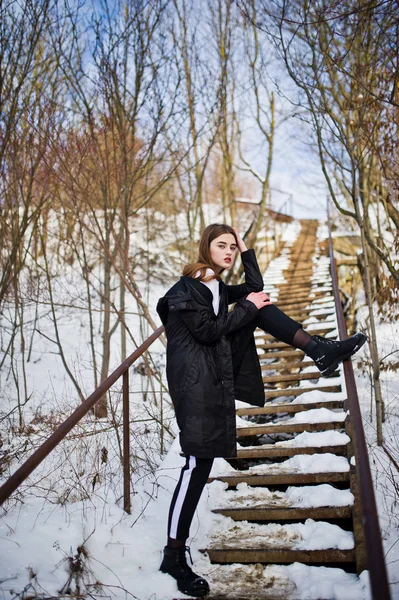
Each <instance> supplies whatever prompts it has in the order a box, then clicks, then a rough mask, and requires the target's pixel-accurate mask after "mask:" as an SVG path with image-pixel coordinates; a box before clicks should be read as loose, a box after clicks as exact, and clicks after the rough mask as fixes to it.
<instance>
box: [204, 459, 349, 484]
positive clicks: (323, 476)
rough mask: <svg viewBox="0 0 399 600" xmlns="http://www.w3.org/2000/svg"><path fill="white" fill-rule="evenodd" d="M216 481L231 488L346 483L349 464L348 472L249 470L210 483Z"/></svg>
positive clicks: (224, 476) (211, 479) (221, 476)
mask: <svg viewBox="0 0 399 600" xmlns="http://www.w3.org/2000/svg"><path fill="white" fill-rule="evenodd" d="M304 456H307V455H304ZM328 456H335V458H342V459H343V460H345V457H343V456H336V455H332V454H328ZM293 458H296V457H293ZM301 458H303V457H301ZM289 460H291V459H289ZM286 462H288V461H286ZM215 479H217V480H218V481H223V482H224V483H227V484H228V486H229V487H235V486H236V485H238V484H240V483H247V484H248V485H250V486H260V487H262V486H275V485H305V484H309V485H311V484H316V483H345V482H348V481H349V463H348V470H347V471H336V472H334V471H331V472H321V473H301V472H299V473H295V472H291V473H290V472H287V471H280V472H278V473H275V474H273V473H269V474H267V473H265V474H256V473H253V472H251V471H250V469H248V470H247V471H236V473H235V474H234V475H220V476H219V477H217V478H212V477H211V478H210V479H209V481H210V482H212V481H215Z"/></svg>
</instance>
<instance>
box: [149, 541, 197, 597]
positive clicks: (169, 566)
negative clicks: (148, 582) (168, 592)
mask: <svg viewBox="0 0 399 600" xmlns="http://www.w3.org/2000/svg"><path fill="white" fill-rule="evenodd" d="M186 552H188V553H189V554H190V549H189V548H188V547H187V546H183V547H182V548H168V546H165V548H164V551H163V561H162V563H161V566H160V567H159V570H160V571H162V573H168V574H169V575H171V576H172V577H174V578H175V579H176V581H177V587H178V589H179V590H180V591H181V592H183V594H187V595H188V596H196V597H201V596H205V595H206V594H207V593H208V592H209V585H208V582H207V581H205V579H203V578H202V577H200V576H199V575H197V574H196V573H193V571H192V569H191V568H190V567H189V566H188V564H187V561H186ZM190 558H191V554H190ZM191 562H192V561H191Z"/></svg>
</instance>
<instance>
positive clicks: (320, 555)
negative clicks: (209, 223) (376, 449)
mask: <svg viewBox="0 0 399 600" xmlns="http://www.w3.org/2000/svg"><path fill="white" fill-rule="evenodd" d="M301 224H302V229H301V232H300V234H299V236H298V238H297V240H296V242H295V244H294V245H293V247H292V251H291V255H290V262H289V265H288V266H287V268H286V269H285V270H284V271H283V273H282V274H279V275H278V276H276V277H273V274H271V275H270V277H267V279H266V280H265V291H268V285H269V286H270V285H271V284H272V285H273V292H272V298H273V297H275V296H276V295H277V298H278V301H277V305H278V306H279V308H281V309H282V310H284V312H286V313H287V314H288V315H289V316H291V317H292V318H294V319H295V320H298V321H300V322H302V323H304V322H305V325H304V328H305V329H307V330H308V331H309V332H310V333H313V334H316V333H317V334H320V335H327V337H329V336H330V337H332V336H334V337H335V334H336V328H337V323H338V326H339V329H340V331H339V333H340V337H341V338H345V337H346V329H345V322H344V319H343V315H342V308H341V304H340V299H339V291H338V281H337V277H336V271H335V270H334V267H335V265H334V262H333V260H332V265H331V266H332V267H333V268H332V272H331V274H330V261H329V260H328V257H327V256H325V255H324V256H323V255H320V254H318V253H317V249H316V246H317V237H316V230H317V225H318V223H317V221H313V220H308V221H302V222H301ZM330 252H331V257H332V244H331V245H330ZM310 317H311V318H310ZM307 320H308V322H309V323H310V322H311V324H308V325H306V321H307ZM257 343H258V353H259V357H260V359H261V366H262V372H263V374H264V377H263V381H264V385H265V398H266V404H265V406H264V408H239V409H238V410H237V415H238V416H239V417H241V420H240V422H239V426H238V428H237V441H238V443H239V444H240V449H239V450H238V456H237V459H234V460H230V461H229V462H230V464H231V465H232V466H233V467H234V470H233V469H232V472H231V473H230V474H229V473H227V474H226V473H224V474H223V475H221V476H219V477H215V478H213V479H211V480H210V481H214V480H219V481H223V482H225V483H227V484H228V489H227V490H226V491H225V492H224V493H221V495H220V499H219V502H218V508H216V509H214V511H213V512H215V513H218V514H220V515H224V516H226V517H230V518H231V519H233V520H234V525H233V526H232V527H231V528H230V529H227V530H226V529H224V530H223V531H222V533H219V534H218V533H215V535H214V536H213V537H211V543H210V544H209V546H208V547H207V548H206V549H204V551H205V550H206V552H207V553H208V555H209V558H210V560H211V562H212V563H215V564H232V563H234V565H235V568H237V567H238V566H239V565H249V564H252V565H254V564H260V565H271V564H273V565H278V564H280V565H281V564H285V565H287V564H293V563H304V564H306V565H315V566H328V567H340V568H341V569H344V570H346V571H350V572H357V573H358V574H360V573H361V572H362V571H364V570H365V569H369V571H370V576H371V587H372V595H373V598H374V599H375V600H377V599H378V600H382V599H384V600H385V599H388V598H389V597H390V596H389V588H388V583H387V576H386V570H385V564H384V559H383V553H382V543H381V536H380V531H379V528H378V518H377V511H376V505H375V500H374V492H373V488H372V480H371V475H370V468H369V464H368V458H367V448H366V444H365V440H364V434H363V428H362V423H361V415H360V410H359V403H358V398H357V393H356V386H355V382H354V377H353V370H352V365H351V363H350V361H346V362H345V364H344V366H343V369H344V377H343V378H339V377H334V376H333V377H332V378H331V379H324V380H323V379H321V378H320V373H319V371H318V370H317V368H316V367H315V366H314V363H313V361H311V360H310V359H308V360H304V353H303V351H301V350H297V349H295V348H293V347H290V346H288V345H286V344H283V343H281V342H278V341H276V340H274V338H272V336H270V335H267V334H265V333H264V332H263V331H262V332H259V333H258V334H257ZM341 368H342V367H341ZM334 375H337V376H339V373H338V372H337V373H336V374H334ZM315 390H318V392H323V394H322V395H320V393H319V394H317V398H316V399H315V400H313V401H312V396H313V395H315V394H314V393H313V392H314V391H315ZM307 392H311V393H310V394H307V395H306V397H305V396H304V399H306V401H302V402H301V397H302V395H303V394H306V393H307ZM323 395H324V398H322V397H321V396H323ZM320 409H322V410H320ZM315 411H319V413H315ZM317 414H319V415H320V417H319V418H317V416H316V418H315V415H317ZM244 420H246V422H244ZM305 432H307V433H308V434H309V435H307V437H306V438H305V440H306V441H305V442H302V441H300V440H301V438H300V437H299V438H298V435H300V434H305ZM322 432H325V433H324V435H323V433H322ZM327 432H328V433H327ZM331 433H333V434H334V435H333V436H331ZM314 434H316V436H317V438H316V437H315V435H314ZM312 436H313V437H314V439H315V441H314V443H313V444H312ZM303 437H304V436H302V438H303ZM323 438H324V439H323ZM316 439H317V441H316ZM301 455H310V456H312V457H313V459H314V460H313V468H311V469H309V468H305V469H303V470H302V471H301V468H298V466H296V467H295V468H292V467H290V466H288V465H289V464H290V462H291V463H292V461H289V460H285V459H290V458H292V457H294V456H301ZM320 455H324V457H323V456H321V461H320ZM327 455H328V459H327V460H326V456H327ZM323 458H324V460H323ZM337 459H338V461H339V462H338V461H337ZM317 462H319V463H320V462H321V465H322V466H321V467H320V468H318V467H317ZM285 463H287V466H286V464H285ZM328 463H329V464H330V466H329V464H328ZM337 464H338V465H339V468H337V466H336V465H337ZM242 483H245V484H247V486H250V489H248V488H247V489H245V490H244V492H242V491H241V490H240V489H239V490H236V491H234V488H235V487H236V486H237V485H239V484H242ZM321 484H330V485H333V486H334V487H335V488H338V489H339V490H342V492H343V496H342V498H343V499H347V500H346V501H345V500H344V501H343V502H338V504H339V505H336V504H337V503H336V501H334V500H333V501H332V502H329V500H328V499H326V500H325V501H324V502H322V503H320V502H319V501H318V502H315V503H314V505H313V506H312V505H311V506H301V503H300V502H297V503H296V502H295V501H293V500H289V499H287V497H284V494H283V493H278V492H281V491H282V490H283V491H284V490H286V489H287V487H288V486H291V488H292V487H296V488H299V491H300V489H302V490H305V488H306V487H307V486H320V485H321ZM265 488H266V489H267V490H268V492H269V493H266V494H265V493H264V490H265ZM325 489H326V488H324V490H325ZM349 490H350V492H351V493H352V496H351V494H348V493H346V494H345V491H346V492H348V491H349ZM248 491H249V494H248ZM270 492H277V493H270ZM312 493H314V494H315V496H316V495H317V487H315V488H312ZM297 496H298V494H297ZM297 496H296V497H297ZM348 499H349V501H348ZM351 499H354V501H351ZM310 504H312V503H310ZM320 504H321V505H320ZM307 519H312V520H314V521H317V522H320V523H329V524H334V525H339V526H340V527H341V529H342V530H343V531H344V532H346V534H347V533H348V532H351V533H352V534H353V546H352V547H350V548H344V549H342V548H341V549H340V548H336V547H331V548H329V547H327V548H326V547H325V545H323V544H322V548H323V549H310V548H306V546H305V547H303V543H302V544H296V543H295V542H294V543H293V541H292V539H290V538H289V534H288V533H285V532H284V528H281V527H274V528H273V527H269V525H270V524H279V525H284V524H292V523H303V522H305V521H306V520H307ZM243 522H245V523H243ZM248 523H249V524H251V523H253V524H254V527H248ZM255 524H256V525H255ZM266 524H267V525H268V526H266ZM226 573H227V580H228V578H229V577H231V584H230V585H231V588H230V589H231V593H230V594H229V592H228V589H229V584H228V581H227V582H226V581H225V582H224V585H222V588H221V589H222V593H220V594H219V595H213V596H212V595H211V596H210V597H209V600H211V599H212V600H225V599H226V600H227V599H228V598H230V599H232V598H234V599H237V598H239V599H240V600H247V599H251V598H257V599H258V600H260V599H261V598H262V599H263V598H265V599H266V598H275V599H277V598H285V599H288V598H296V596H295V589H292V584H291V586H290V585H289V584H288V587H287V584H285V585H283V584H282V583H281V581H276V582H273V581H272V582H271V583H270V582H269V585H267V584H266V581H267V580H265V579H264V580H263V581H264V582H265V583H263V584H262V585H261V587H260V588H259V587H258V588H257V589H256V590H255V589H254V587H252V589H251V585H249V588H248V585H247V587H246V588H245V586H244V587H243V588H242V589H241V591H240V592H238V595H237V592H236V591H235V589H234V588H235V587H236V586H237V580H236V579H235V577H232V576H231V574H230V575H229V574H228V571H227V572H226ZM243 573H244V574H243V577H244V578H245V577H247V578H248V577H249V575H248V571H245V570H244V571H243ZM261 575H262V572H261ZM213 577H214V580H215V584H216V585H215V586H214V589H215V588H216V589H217V588H218V581H217V580H218V577H219V578H220V577H221V578H223V577H225V575H223V572H221V573H219V574H218V572H217V569H216V570H215V572H214V575H213ZM258 577H259V573H258ZM219 583H220V581H219ZM222 583H223V582H222ZM226 583H227V587H226ZM274 583H275V585H274ZM256 585H257V584H256V583H255V587H256ZM252 586H254V582H252ZM211 589H212V588H211ZM245 589H249V592H248V593H247V592H245ZM226 590H227V591H226ZM354 600H357V599H354Z"/></svg>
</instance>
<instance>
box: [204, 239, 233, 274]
mask: <svg viewBox="0 0 399 600" xmlns="http://www.w3.org/2000/svg"><path fill="white" fill-rule="evenodd" d="M209 250H210V253H211V258H212V261H213V264H214V265H215V266H216V267H217V268H218V269H219V272H220V271H221V270H222V269H229V268H230V267H231V265H232V264H233V260H234V255H235V253H236V250H237V242H236V239H235V237H234V235H233V234H231V233H223V234H222V235H220V236H219V237H217V238H215V239H214V240H212V241H211V243H210V246H209Z"/></svg>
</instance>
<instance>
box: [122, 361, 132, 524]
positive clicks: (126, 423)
mask: <svg viewBox="0 0 399 600" xmlns="http://www.w3.org/2000/svg"><path fill="white" fill-rule="evenodd" d="M122 393H123V509H124V510H125V512H127V513H129V514H130V508H131V506H130V418H129V370H127V371H125V373H124V374H123V388H122Z"/></svg>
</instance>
